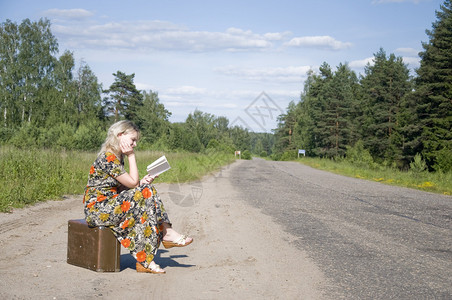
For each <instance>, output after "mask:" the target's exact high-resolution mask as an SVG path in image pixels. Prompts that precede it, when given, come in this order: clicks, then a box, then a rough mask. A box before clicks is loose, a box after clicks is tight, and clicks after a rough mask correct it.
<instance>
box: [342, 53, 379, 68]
mask: <svg viewBox="0 0 452 300" xmlns="http://www.w3.org/2000/svg"><path fill="white" fill-rule="evenodd" d="M367 64H370V65H373V64H374V57H373V56H372V57H368V58H365V59H361V60H354V61H351V62H350V63H349V64H348V65H349V67H350V68H358V69H361V68H364V67H365V66H367Z"/></svg>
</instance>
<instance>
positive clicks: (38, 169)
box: [0, 147, 234, 212]
mask: <svg viewBox="0 0 452 300" xmlns="http://www.w3.org/2000/svg"><path fill="white" fill-rule="evenodd" d="M163 154H165V155H166V157H167V158H168V161H169V163H170V165H171V170H169V171H168V172H166V173H164V174H162V175H160V176H159V178H158V179H156V181H155V182H156V183H159V182H168V183H171V182H187V181H193V180H198V179H200V178H202V177H203V176H205V175H206V174H208V173H210V172H213V171H216V170H218V169H219V168H220V167H221V166H223V165H226V164H229V163H231V162H232V161H234V156H233V155H230V154H224V153H216V152H210V153H204V154H194V153H162V152H150V151H139V152H137V155H136V156H137V163H138V169H139V173H140V176H141V177H142V176H144V175H145V174H146V166H147V165H148V164H149V163H151V162H152V161H154V160H155V159H157V158H158V157H160V156H161V155H163ZM95 158H96V153H95V152H80V151H55V150H35V149H33V150H21V149H16V148H12V147H0V178H1V181H0V182H1V187H2V190H1V192H0V212H9V211H11V209H12V208H20V207H24V206H26V205H30V204H33V203H36V202H39V201H45V200H58V199H61V197H62V196H63V195H81V194H83V192H84V188H85V185H86V181H87V179H88V172H89V168H90V166H91V164H92V163H93V161H94V159H95ZM126 161H127V160H126ZM126 167H127V166H126Z"/></svg>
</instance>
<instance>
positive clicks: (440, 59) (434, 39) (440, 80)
mask: <svg viewBox="0 0 452 300" xmlns="http://www.w3.org/2000/svg"><path fill="white" fill-rule="evenodd" d="M440 8H441V10H440V11H437V12H436V17H437V20H436V21H435V22H434V23H433V24H432V30H427V31H426V33H427V35H428V36H429V38H430V40H429V42H427V43H423V44H422V46H423V48H424V51H423V52H421V53H419V55H420V58H421V63H420V67H419V69H418V70H417V75H418V76H417V78H416V81H415V92H414V93H413V96H412V98H411V99H409V102H408V103H409V104H414V105H415V108H414V109H413V111H412V112H413V115H414V116H415V117H414V118H413V119H412V120H410V121H411V122H415V123H416V124H419V126H416V127H414V128H410V129H411V130H408V129H407V131H409V133H410V134H411V136H410V137H411V139H410V140H409V141H408V145H409V146H410V149H409V150H411V151H410V153H409V154H411V155H412V156H414V154H415V153H413V152H415V151H416V152H417V151H421V152H422V156H423V157H424V159H425V160H426V162H427V164H428V166H429V167H430V168H433V167H434V168H436V169H442V170H450V169H452V165H451V163H442V164H439V162H443V161H450V159H445V158H447V157H449V158H450V157H451V156H452V84H451V83H452V2H451V1H450V0H446V1H444V4H443V5H441V6H440Z"/></svg>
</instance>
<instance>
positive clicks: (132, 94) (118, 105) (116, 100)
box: [105, 71, 143, 122]
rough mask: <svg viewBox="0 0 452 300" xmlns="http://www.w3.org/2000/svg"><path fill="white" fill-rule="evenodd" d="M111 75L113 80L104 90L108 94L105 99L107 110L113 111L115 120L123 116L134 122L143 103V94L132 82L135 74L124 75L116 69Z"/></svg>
mask: <svg viewBox="0 0 452 300" xmlns="http://www.w3.org/2000/svg"><path fill="white" fill-rule="evenodd" d="M113 76H115V81H114V82H113V83H112V84H111V86H110V89H108V90H107V91H105V93H107V94H109V97H108V98H107V99H105V100H106V101H105V107H106V109H107V112H109V113H113V115H114V120H115V121H118V120H119V119H120V118H121V117H125V118H126V119H128V120H130V121H133V122H135V121H136V120H137V114H138V110H139V109H140V108H141V107H142V105H143V96H142V94H141V93H140V92H139V91H138V90H137V88H136V86H135V84H134V83H133V79H134V77H135V74H130V75H126V74H125V73H123V72H121V71H117V72H116V73H113Z"/></svg>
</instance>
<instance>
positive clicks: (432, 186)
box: [296, 157, 452, 195]
mask: <svg viewBox="0 0 452 300" xmlns="http://www.w3.org/2000/svg"><path fill="white" fill-rule="evenodd" d="M296 161H297V162H300V163H302V164H305V165H308V166H310V167H313V168H316V169H321V170H325V171H329V172H332V173H336V174H340V175H345V176H349V177H355V178H360V179H365V180H371V181H377V182H381V183H384V184H389V185H396V186H402V187H408V188H413V189H418V190H422V191H427V192H432V193H438V194H443V195H452V172H448V173H443V172H413V171H406V172H403V171H399V170H397V169H394V168H390V167H384V166H378V167H376V168H369V167H363V166H356V165H354V164H352V163H350V162H347V161H334V160H331V159H321V158H311V157H302V158H299V159H297V160H296Z"/></svg>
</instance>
